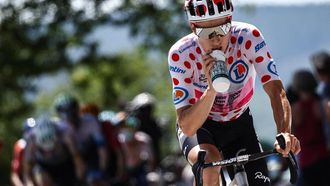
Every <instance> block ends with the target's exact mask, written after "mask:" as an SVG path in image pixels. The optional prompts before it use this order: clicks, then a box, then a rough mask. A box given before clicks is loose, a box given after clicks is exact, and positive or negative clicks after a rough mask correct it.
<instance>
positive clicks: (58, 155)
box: [23, 117, 85, 186]
mask: <svg viewBox="0 0 330 186" xmlns="http://www.w3.org/2000/svg"><path fill="white" fill-rule="evenodd" d="M76 147H77V144H76V141H75V139H74V136H73V131H72V130H70V128H68V127H64V126H59V125H57V124H56V123H55V122H54V121H51V120H50V119H49V118H47V117H44V118H40V119H37V120H36V126H35V127H34V128H33V130H32V132H31V134H30V135H29V136H28V137H27V146H26V152H25V154H24V160H23V162H24V172H23V175H24V179H25V184H26V185H27V186H31V185H34V184H33V183H34V182H35V183H36V185H37V186H48V185H61V186H74V185H76V184H78V180H81V179H82V178H83V174H84V170H85V168H84V163H83V161H82V159H81V156H80V154H79V152H78V149H77V148H76Z"/></svg>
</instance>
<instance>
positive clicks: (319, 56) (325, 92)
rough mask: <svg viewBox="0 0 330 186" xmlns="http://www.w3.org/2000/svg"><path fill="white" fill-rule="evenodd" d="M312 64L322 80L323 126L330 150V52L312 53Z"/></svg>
mask: <svg viewBox="0 0 330 186" xmlns="http://www.w3.org/2000/svg"><path fill="white" fill-rule="evenodd" d="M311 60H312V64H313V66H314V69H315V70H316V74H317V76H318V78H319V80H320V81H321V83H320V84H321V85H320V93H319V95H320V97H321V104H322V114H323V127H324V132H325V135H326V139H327V148H328V149H329V150H330V53H329V52H326V51H320V52H317V53H315V54H314V55H312V57H311Z"/></svg>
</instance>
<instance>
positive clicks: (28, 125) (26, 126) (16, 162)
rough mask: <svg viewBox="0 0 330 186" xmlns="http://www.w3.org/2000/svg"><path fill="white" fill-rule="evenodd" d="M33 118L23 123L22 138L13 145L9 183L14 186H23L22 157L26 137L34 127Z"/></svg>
mask: <svg viewBox="0 0 330 186" xmlns="http://www.w3.org/2000/svg"><path fill="white" fill-rule="evenodd" d="M35 124H36V122H35V119H34V118H28V119H26V120H25V121H24V123H23V127H22V128H23V132H22V138H20V139H19V140H17V141H16V143H15V144H14V152H13V159H12V161H11V176H10V177H11V182H12V184H13V185H14V186H23V185H24V179H23V157H24V152H25V147H26V143H27V141H26V140H27V137H28V135H29V132H30V131H31V129H32V128H33V127H34V126H35Z"/></svg>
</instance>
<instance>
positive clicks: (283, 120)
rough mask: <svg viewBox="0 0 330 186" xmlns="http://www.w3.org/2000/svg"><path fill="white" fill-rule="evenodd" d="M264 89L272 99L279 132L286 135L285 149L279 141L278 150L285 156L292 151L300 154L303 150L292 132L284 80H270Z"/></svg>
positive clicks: (276, 144) (276, 146)
mask: <svg viewBox="0 0 330 186" xmlns="http://www.w3.org/2000/svg"><path fill="white" fill-rule="evenodd" d="M264 89H265V91H266V93H267V94H268V96H269V97H270V100H271V105H272V109H273V115H274V119H275V123H276V126H277V133H278V134H282V135H283V136H284V138H285V143H286V148H285V150H282V149H281V147H280V146H279V145H278V142H276V143H275V148H276V150H277V151H278V152H280V153H282V154H283V155H284V156H286V155H287V154H289V152H290V151H292V152H293V153H294V154H298V153H299V152H300V150H301V149H300V142H299V140H298V139H297V138H296V137H295V136H294V135H292V134H291V107H290V104H289V101H288V99H287V97H286V94H285V90H284V87H283V84H282V82H281V81H280V80H274V81H270V82H268V83H266V84H264Z"/></svg>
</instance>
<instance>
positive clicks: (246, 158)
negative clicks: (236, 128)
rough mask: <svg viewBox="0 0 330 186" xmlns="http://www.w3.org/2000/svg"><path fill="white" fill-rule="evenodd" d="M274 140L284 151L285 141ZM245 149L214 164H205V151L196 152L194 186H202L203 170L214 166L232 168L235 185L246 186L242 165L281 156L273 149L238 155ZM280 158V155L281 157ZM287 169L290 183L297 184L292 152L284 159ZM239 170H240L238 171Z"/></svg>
mask: <svg viewBox="0 0 330 186" xmlns="http://www.w3.org/2000/svg"><path fill="white" fill-rule="evenodd" d="M276 139H277V141H278V143H279V145H280V147H281V148H282V149H285V139H284V137H283V136H282V135H278V136H276ZM244 150H245V149H241V150H240V151H238V152H237V154H236V157H234V158H230V159H225V160H220V161H215V162H210V163H205V156H206V151H205V150H200V151H199V152H198V158H197V162H196V163H195V164H194V165H193V167H192V170H193V173H194V176H195V182H196V186H202V185H203V169H204V168H207V167H214V166H221V167H227V166H234V168H235V169H236V170H235V180H236V174H238V173H239V175H238V177H240V178H237V179H239V180H236V182H237V184H238V185H239V186H245V185H247V186H248V182H247V177H246V172H245V170H244V165H245V164H246V163H248V162H251V161H256V160H259V159H262V158H265V157H268V156H271V155H274V154H276V155H281V154H280V153H278V152H277V151H276V150H275V149H274V150H271V151H266V152H260V153H256V154H245V155H239V154H240V153H241V152H242V151H244ZM281 156H282V155H281ZM286 160H287V162H288V164H289V168H290V182H291V183H292V184H295V183H296V182H297V178H298V173H297V172H298V166H297V162H296V159H295V157H294V155H293V153H292V152H290V153H289V154H288V157H287V158H286ZM237 169H238V170H237ZM239 169H241V170H239Z"/></svg>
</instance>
